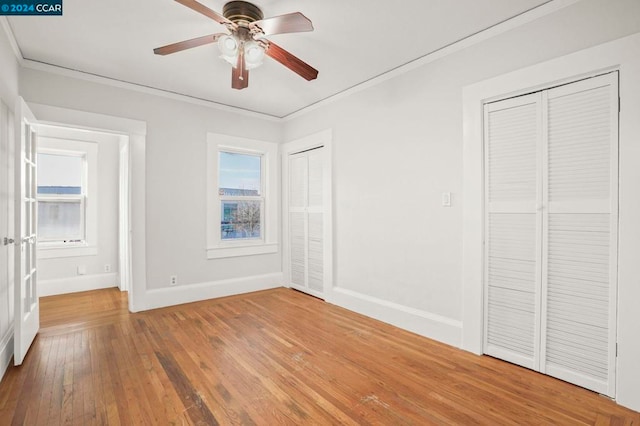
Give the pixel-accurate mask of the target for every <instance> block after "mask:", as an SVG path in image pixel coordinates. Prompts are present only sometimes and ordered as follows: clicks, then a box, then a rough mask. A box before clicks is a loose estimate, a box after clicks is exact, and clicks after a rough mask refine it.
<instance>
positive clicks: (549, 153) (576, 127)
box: [541, 73, 618, 396]
mask: <svg viewBox="0 0 640 426" xmlns="http://www.w3.org/2000/svg"><path fill="white" fill-rule="evenodd" d="M617 78H618V77H617V73H611V74H607V75H604V76H600V77H596V78H591V79H587V80H583V81H580V82H577V83H573V84H569V85H566V86H561V87H558V88H555V89H551V90H549V91H547V92H545V93H544V94H543V96H544V117H545V121H546V122H547V130H546V131H545V132H544V136H543V137H544V138H545V140H544V142H543V143H544V149H543V157H544V161H543V163H544V164H545V165H546V170H545V171H544V172H543V176H544V179H545V180H544V184H543V187H544V194H543V197H544V205H545V206H546V208H545V209H544V213H543V248H544V251H543V286H542V290H543V294H542V307H543V311H542V321H543V323H542V354H541V358H542V360H541V371H542V372H544V373H547V374H549V375H552V376H555V377H558V378H561V379H564V380H567V381H569V382H572V383H575V384H578V385H580V386H584V387H586V388H589V389H592V390H594V391H597V392H599V393H602V394H605V395H609V396H613V395H614V388H615V356H616V355H615V342H616V338H615V336H616V283H617V273H616V269H617V234H618V229H617V223H618V88H617V81H618V80H617Z"/></svg>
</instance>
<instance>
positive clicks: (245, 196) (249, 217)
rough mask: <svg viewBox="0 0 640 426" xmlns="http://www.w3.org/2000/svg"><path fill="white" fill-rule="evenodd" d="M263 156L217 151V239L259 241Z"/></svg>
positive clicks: (262, 203)
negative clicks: (218, 224) (218, 232)
mask: <svg viewBox="0 0 640 426" xmlns="http://www.w3.org/2000/svg"><path fill="white" fill-rule="evenodd" d="M262 169H263V167H262V155H255V154H241V153H237V152H227V151H220V152H219V156H218V195H219V196H220V209H221V211H220V217H221V221H220V238H221V239H223V240H236V239H260V238H262V212H263V210H264V207H263V206H264V198H263V196H262V195H263V192H264V191H263V190H262V180H263V179H262Z"/></svg>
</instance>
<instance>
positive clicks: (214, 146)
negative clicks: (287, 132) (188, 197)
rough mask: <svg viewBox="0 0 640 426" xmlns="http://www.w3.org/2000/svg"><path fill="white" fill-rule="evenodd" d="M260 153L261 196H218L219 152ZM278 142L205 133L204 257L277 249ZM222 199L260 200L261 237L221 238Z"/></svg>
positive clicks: (216, 257)
mask: <svg viewBox="0 0 640 426" xmlns="http://www.w3.org/2000/svg"><path fill="white" fill-rule="evenodd" d="M222 152H228V153H234V154H245V155H256V156H260V175H261V179H260V185H261V188H260V195H259V196H230V195H220V193H219V188H220V185H219V182H220V170H219V169H220V153H222ZM277 162H278V145H277V144H275V143H271V142H265V141H259V140H254V139H246V138H240V137H235V136H228V135H221V134H216V133H207V183H206V185H205V187H206V193H207V209H206V214H207V247H206V253H207V259H220V258H227V257H237V256H251V255H258V254H268V253H277V252H278V240H277V236H278V232H277V231H278V229H277V227H278V199H277V196H278V186H277V185H278V174H277ZM223 201H260V202H261V215H260V216H261V218H260V238H234V239H223V238H222V229H221V227H222V202H223Z"/></svg>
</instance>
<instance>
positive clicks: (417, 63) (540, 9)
mask: <svg viewBox="0 0 640 426" xmlns="http://www.w3.org/2000/svg"><path fill="white" fill-rule="evenodd" d="M579 1H581V0H549V1H548V2H547V3H544V4H542V5H540V6H537V7H535V8H533V9H529V10H527V11H525V12H522V13H521V14H519V15H516V16H514V17H512V18H509V19H507V20H505V21H502V22H499V23H497V24H495V25H493V26H491V27H489V28H486V29H484V30H480V31H478V32H477V33H474V34H471V35H470V36H467V37H465V38H462V39H460V40H457V41H454V42H453V43H451V44H449V45H447V46H444V47H442V48H440V49H438V50H435V51H433V52H430V53H427V54H426V55H424V56H421V57H419V58H417V59H414V60H412V61H409V62H407V63H406V64H403V65H400V66H398V67H396V68H393V69H391V70H389V71H386V72H384V73H382V74H380V75H377V76H375V77H373V78H371V79H369V80H367V81H363V82H362V83H359V84H356V85H355V86H352V87H350V88H348V89H346V90H343V91H341V92H338V93H336V94H334V95H331V96H329V97H327V98H325V99H322V100H320V101H318V102H315V103H313V104H311V105H309V106H306V107H304V108H301V109H299V110H298V111H295V112H292V113H291V114H287V115H285V116H284V117H282V119H283V121H289V120H293V119H295V118H298V117H301V116H303V115H305V114H308V113H310V112H311V111H314V110H316V109H318V108H322V107H324V106H327V105H329V104H331V103H333V102H336V101H339V100H341V99H344V98H346V97H348V96H351V95H353V94H354V93H358V92H361V91H363V90H366V89H368V88H370V87H374V86H377V85H379V84H381V83H384V82H385V81H387V80H390V79H392V78H395V77H397V76H399V75H402V74H405V73H407V72H409V71H412V70H414V69H416V68H419V67H422V66H424V65H426V64H429V63H431V62H434V61H437V60H438V59H442V58H444V57H445V56H448V55H451V54H453V53H456V52H458V51H460V50H463V49H466V48H468V47H470V46H473V45H475V44H478V43H481V42H483V41H485V40H488V39H490V38H492V37H495V36H497V35H500V34H503V33H505V32H507V31H510V30H512V29H514V28H517V27H519V26H522V25H524V24H527V23H529V22H532V21H535V20H536V19H540V18H542V17H543V16H546V15H550V14H552V13H554V12H557V11H558V10H560V9H564V8H565V7H567V6H571V5H572V4H575V3H578V2H579Z"/></svg>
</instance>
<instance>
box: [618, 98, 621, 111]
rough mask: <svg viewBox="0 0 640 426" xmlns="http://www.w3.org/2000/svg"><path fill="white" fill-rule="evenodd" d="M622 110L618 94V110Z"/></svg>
mask: <svg viewBox="0 0 640 426" xmlns="http://www.w3.org/2000/svg"><path fill="white" fill-rule="evenodd" d="M620 111H622V101H621V100H620V96H618V112H620Z"/></svg>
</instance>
